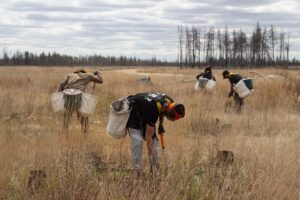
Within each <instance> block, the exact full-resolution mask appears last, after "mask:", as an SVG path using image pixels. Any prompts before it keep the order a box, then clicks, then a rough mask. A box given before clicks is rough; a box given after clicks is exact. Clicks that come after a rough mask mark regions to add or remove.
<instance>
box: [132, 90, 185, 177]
mask: <svg viewBox="0 0 300 200" xmlns="http://www.w3.org/2000/svg"><path fill="white" fill-rule="evenodd" d="M129 101H130V104H131V106H132V110H131V112H130V117H129V120H128V122H127V127H128V132H129V136H130V138H131V161H132V168H133V169H135V170H138V169H140V163H141V160H142V152H143V141H145V142H146V144H147V151H148V158H149V162H150V170H151V171H153V170H154V169H156V168H157V166H158V150H159V142H158V138H157V136H156V128H155V124H156V122H157V121H158V120H159V127H158V133H159V134H161V136H162V134H163V133H164V132H165V130H164V127H163V119H164V117H166V118H167V119H168V120H171V121H176V120H178V119H180V118H183V117H184V115H185V108H184V105H183V104H177V103H176V102H174V100H173V99H172V98H171V97H169V96H168V95H166V94H160V93H153V92H149V93H139V94H136V95H133V96H130V97H129ZM161 138H162V137H161Z"/></svg>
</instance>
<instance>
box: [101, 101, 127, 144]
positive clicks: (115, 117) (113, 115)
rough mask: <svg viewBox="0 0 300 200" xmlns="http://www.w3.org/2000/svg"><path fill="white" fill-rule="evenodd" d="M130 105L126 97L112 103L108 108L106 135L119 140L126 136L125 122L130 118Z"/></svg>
mask: <svg viewBox="0 0 300 200" xmlns="http://www.w3.org/2000/svg"><path fill="white" fill-rule="evenodd" d="M130 111H131V108H130V105H129V101H128V99H127V98H126V97H123V98H120V99H118V100H116V101H114V102H113V103H112V104H111V106H110V114H109V120H108V124H107V127H106V130H107V133H108V134H109V135H110V136H111V137H113V138H115V139H120V138H123V137H125V136H126V133H127V127H126V125H127V122H128V119H129V116H130Z"/></svg>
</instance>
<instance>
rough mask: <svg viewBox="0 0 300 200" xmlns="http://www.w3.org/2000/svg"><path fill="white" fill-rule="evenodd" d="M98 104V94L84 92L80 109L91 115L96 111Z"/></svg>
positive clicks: (81, 111)
mask: <svg viewBox="0 0 300 200" xmlns="http://www.w3.org/2000/svg"><path fill="white" fill-rule="evenodd" d="M96 105H97V96H95V95H92V94H88V93H84V92H83V93H82V97H81V106H80V109H79V112H80V113H82V114H84V115H90V114H93V113H94V112H95V109H96Z"/></svg>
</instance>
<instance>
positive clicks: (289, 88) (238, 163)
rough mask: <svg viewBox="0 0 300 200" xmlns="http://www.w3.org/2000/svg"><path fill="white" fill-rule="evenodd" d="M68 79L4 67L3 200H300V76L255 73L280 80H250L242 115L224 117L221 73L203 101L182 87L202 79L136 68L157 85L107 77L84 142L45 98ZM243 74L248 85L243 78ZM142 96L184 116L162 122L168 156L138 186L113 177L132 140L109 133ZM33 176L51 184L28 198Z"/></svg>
mask: <svg viewBox="0 0 300 200" xmlns="http://www.w3.org/2000/svg"><path fill="white" fill-rule="evenodd" d="M73 70H74V69H72V68H34V67H32V68H0V72H1V73H0V110H1V112H0V121H1V123H0V133H1V138H0V147H1V153H0V169H1V171H0V199H289V200H290V199H291V200H298V199H299V198H300V196H299V195H300V189H299V188H300V168H299V166H300V159H299V155H300V145H299V142H300V135H299V133H300V131H299V130H300V123H299V122H300V109H299V110H298V108H299V107H300V106H299V102H297V90H299V86H297V85H296V76H299V75H300V72H299V71H284V70H275V69H264V70H259V72H260V73H263V74H281V75H283V76H285V77H286V78H285V79H284V80H279V79H278V80H270V81H267V80H264V79H256V80H255V81H254V85H255V93H254V95H253V96H251V97H249V98H248V99H246V102H245V108H244V110H243V113H242V114H236V113H235V112H233V111H231V110H230V109H229V110H228V111H227V112H225V109H224V105H225V100H226V96H227V93H228V90H229V83H228V81H224V80H223V79H221V76H220V74H221V70H217V71H215V74H216V77H217V80H218V87H217V89H216V90H215V91H214V93H212V94H207V93H202V92H195V91H194V89H193V88H194V84H195V83H194V82H189V81H187V82H182V81H183V80H191V79H193V78H194V76H195V75H196V74H197V73H198V72H199V71H198V70H193V69H183V70H178V69H176V68H167V69H166V68H164V69H162V70H160V69H159V68H154V69H140V71H141V72H147V71H148V72H151V73H153V74H152V75H151V80H152V82H153V83H154V84H153V85H145V84H143V83H139V82H138V81H137V79H138V78H137V76H136V75H135V74H132V75H130V74H126V73H124V72H122V70H120V71H118V70H114V69H111V68H105V70H104V71H103V77H104V84H103V85H100V86H97V88H96V91H95V93H96V94H97V95H98V97H99V98H98V106H97V111H96V113H95V114H94V115H93V116H92V117H91V121H90V123H91V125H90V129H91V130H90V134H89V135H88V136H87V137H84V136H83V135H82V133H81V132H80V127H79V123H78V122H77V121H76V119H75V118H74V121H73V123H72V127H71V131H70V132H71V134H70V136H69V139H66V136H65V135H63V134H62V133H61V127H62V124H61V120H62V116H61V114H55V113H53V112H52V110H51V106H50V103H49V99H50V95H51V93H53V92H54V91H55V90H56V87H57V84H58V83H59V82H60V81H61V80H62V78H63V76H64V74H65V73H69V72H71V71H73ZM158 72H161V73H172V74H184V75H185V76H159V75H155V73H158ZM240 72H241V74H242V75H246V76H249V77H251V74H249V73H248V72H249V70H240ZM297 87H298V88H297ZM144 91H157V92H165V93H167V94H169V95H171V96H172V97H174V98H175V99H176V101H177V102H183V103H184V104H185V106H186V113H187V115H186V117H185V118H184V119H183V120H180V121H178V122H175V123H173V122H169V121H166V123H165V126H166V127H165V128H166V130H167V133H166V135H165V138H166V146H167V149H166V151H165V153H164V156H163V157H162V159H161V168H160V169H159V171H158V172H157V173H156V174H155V175H151V174H149V173H148V168H147V163H146V161H147V159H146V157H145V158H144V163H143V169H144V173H143V174H142V176H140V177H139V178H137V177H136V176H135V174H132V173H131V172H130V171H128V170H118V169H124V168H128V167H130V153H129V146H130V140H129V138H128V137H126V138H125V139H122V140H114V139H111V138H110V137H109V136H107V134H106V133H105V127H106V123H107V119H108V113H109V105H110V103H111V101H112V100H114V99H116V98H118V97H120V96H124V95H128V94H133V93H137V92H144ZM298 94H300V92H299V91H298ZM224 124H231V126H232V127H230V126H229V125H228V126H226V125H225V126H223V125H224ZM222 127H223V128H222ZM218 150H230V151H232V152H233V153H234V156H235V158H234V164H233V165H231V166H227V167H225V166H224V167H220V166H216V165H215V164H214V163H215V157H216V154H217V151H218ZM92 152H93V153H92ZM91 153H92V154H93V155H96V158H97V157H99V158H101V161H100V159H98V161H99V162H98V161H97V162H96V161H95V156H94V157H91V156H90V155H91ZM144 155H146V153H145V154H144ZM91 159H94V161H91ZM96 160H97V159H96ZM97 163H98V164H97ZM99 163H102V164H103V166H105V167H103V166H102V165H101V166H98V165H99ZM35 169H41V170H44V171H45V172H46V174H47V177H46V179H45V183H44V184H43V185H42V186H41V187H40V188H38V189H37V190H36V191H34V192H33V193H30V192H29V191H28V189H27V184H28V177H29V175H30V171H31V170H35Z"/></svg>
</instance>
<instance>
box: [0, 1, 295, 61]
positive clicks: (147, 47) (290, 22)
mask: <svg viewBox="0 0 300 200" xmlns="http://www.w3.org/2000/svg"><path fill="white" fill-rule="evenodd" d="M299 13H300V1H299V0H281V1H278V0H146V1H143V0H98V1H97V0H48V1H42V0H27V1H26V0H23V1H20V0H0V16H1V18H0V45H1V49H2V48H3V47H4V48H7V49H8V50H10V51H12V50H16V49H19V50H21V51H24V50H28V51H31V52H36V53H40V52H42V51H45V52H48V51H50V52H53V51H55V52H59V53H64V54H69V55H87V54H101V55H115V56H120V55H126V56H137V57H141V58H150V57H152V56H153V55H155V56H156V57H158V58H166V59H167V60H175V59H176V57H177V47H178V34H177V26H178V25H186V24H187V25H191V26H192V25H195V26H199V27H207V28H209V27H211V26H212V27H216V28H220V27H224V26H225V25H228V27H230V28H237V29H239V28H243V29H244V30H247V29H248V30H251V31H252V30H253V29H254V27H255V25H256V22H257V21H259V22H260V23H261V25H263V26H264V25H271V24H273V25H275V27H277V29H278V31H280V30H281V29H283V30H284V31H285V32H288V33H289V34H290V38H291V39H290V48H291V57H294V56H295V57H297V58H298V59H300V55H299V54H300V14H299ZM0 52H1V51H0Z"/></svg>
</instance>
